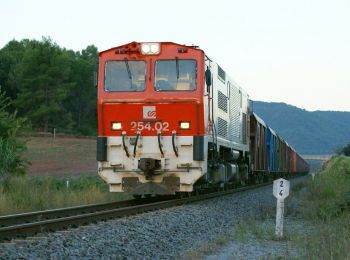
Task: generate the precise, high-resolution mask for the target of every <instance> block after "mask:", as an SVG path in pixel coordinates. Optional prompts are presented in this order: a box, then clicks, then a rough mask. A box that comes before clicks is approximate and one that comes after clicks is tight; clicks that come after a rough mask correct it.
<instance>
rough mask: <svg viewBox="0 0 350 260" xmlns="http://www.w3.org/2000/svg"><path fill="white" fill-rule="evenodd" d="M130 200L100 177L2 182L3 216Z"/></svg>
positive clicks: (0, 206)
mask: <svg viewBox="0 0 350 260" xmlns="http://www.w3.org/2000/svg"><path fill="white" fill-rule="evenodd" d="M67 181H69V186H68V187H67ZM129 198H130V196H128V195H126V194H124V193H110V192H109V190H108V185H107V184H106V183H104V182H103V181H102V180H101V179H100V178H99V177H90V176H80V177H54V176H49V177H42V176H34V177H31V176H21V177H7V178H3V179H0V215H6V214H14V213H20V212H28V211H37V210H45V209H53V208H62V207H68V206H74V205H85V204H92V203H102V202H109V201H118V200H123V199H129Z"/></svg>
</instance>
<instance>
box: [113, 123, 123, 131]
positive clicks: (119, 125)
mask: <svg viewBox="0 0 350 260" xmlns="http://www.w3.org/2000/svg"><path fill="white" fill-rule="evenodd" d="M112 130H122V123H121V122H112Z"/></svg>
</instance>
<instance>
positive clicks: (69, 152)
mask: <svg viewBox="0 0 350 260" xmlns="http://www.w3.org/2000/svg"><path fill="white" fill-rule="evenodd" d="M24 157H25V158H26V159H27V160H29V161H30V163H31V165H30V167H29V169H28V173H29V175H31V176H39V175H40V176H49V175H55V176H58V175H78V174H89V175H94V174H97V162H96V141H95V139H79V138H67V137H56V138H53V137H31V138H30V140H29V142H28V150H27V151H26V152H25V154H24Z"/></svg>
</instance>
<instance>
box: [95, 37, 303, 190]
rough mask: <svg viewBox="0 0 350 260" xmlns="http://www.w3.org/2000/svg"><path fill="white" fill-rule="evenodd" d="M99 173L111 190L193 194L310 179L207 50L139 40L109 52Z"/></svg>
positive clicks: (101, 90) (104, 63) (103, 58)
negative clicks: (284, 178) (290, 177)
mask: <svg viewBox="0 0 350 260" xmlns="http://www.w3.org/2000/svg"><path fill="white" fill-rule="evenodd" d="M98 75H99V76H98V81H97V82H98V91H97V92H98V98H97V111H98V137H97V161H98V174H99V175H100V176H101V178H102V179H104V180H105V181H106V182H107V183H108V184H109V187H110V191H111V192H128V193H130V194H134V195H146V194H159V195H165V194H175V193H181V192H185V193H189V192H193V191H194V190H199V189H205V188H208V187H215V186H218V187H225V186H230V185H231V186H232V185H239V184H240V185H245V184H247V183H250V182H255V183H256V182H262V181H264V180H267V179H269V178H275V177H277V176H285V175H295V174H297V173H305V172H308V170H309V166H308V164H307V163H306V162H305V161H304V160H303V159H302V158H301V157H300V156H299V155H298V154H297V153H296V151H295V150H294V149H293V148H292V147H291V146H290V145H288V143H287V142H286V141H285V140H283V138H282V137H280V136H279V135H278V134H277V133H276V132H275V131H274V130H272V129H271V128H270V127H269V126H268V125H267V124H266V123H265V122H264V121H263V120H262V119H261V118H260V117H259V116H258V115H257V114H255V113H254V112H253V111H252V105H251V101H250V100H249V96H248V94H247V93H246V92H245V91H244V89H242V88H241V87H240V86H239V85H238V84H236V83H235V81H234V80H233V79H232V78H231V77H230V76H229V75H228V74H227V73H226V71H225V70H224V69H223V68H222V67H220V66H219V65H218V64H217V63H216V62H215V61H213V60H212V59H211V58H209V56H207V54H206V53H205V52H204V51H203V50H201V49H200V48H198V46H187V45H181V44H176V43H172V42H131V43H128V44H125V45H122V46H119V47H115V48H112V49H109V50H106V51H102V52H101V53H100V54H99V69H98Z"/></svg>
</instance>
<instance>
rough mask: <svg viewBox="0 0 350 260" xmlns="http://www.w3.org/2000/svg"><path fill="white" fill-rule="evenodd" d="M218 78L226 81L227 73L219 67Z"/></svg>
mask: <svg viewBox="0 0 350 260" xmlns="http://www.w3.org/2000/svg"><path fill="white" fill-rule="evenodd" d="M218 76H219V78H221V79H222V80H223V81H225V80H226V73H225V71H224V70H223V69H222V68H221V67H220V66H219V65H218Z"/></svg>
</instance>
